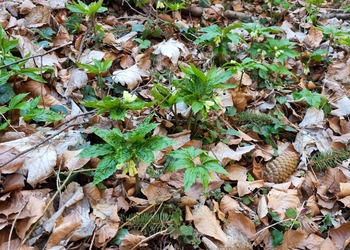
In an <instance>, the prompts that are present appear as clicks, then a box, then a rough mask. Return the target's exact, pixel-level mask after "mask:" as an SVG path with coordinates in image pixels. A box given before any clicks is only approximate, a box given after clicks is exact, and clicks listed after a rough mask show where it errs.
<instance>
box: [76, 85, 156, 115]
mask: <svg viewBox="0 0 350 250" xmlns="http://www.w3.org/2000/svg"><path fill="white" fill-rule="evenodd" d="M82 104H83V105H84V106H85V107H89V108H97V109H98V114H103V113H106V112H108V113H109V115H110V117H111V118H112V119H114V120H117V121H118V120H121V121H124V118H125V114H126V112H127V110H141V109H143V108H145V107H150V106H152V103H151V102H150V103H147V102H145V101H143V100H141V99H140V98H138V97H137V96H136V95H132V94H130V93H129V92H127V91H124V92H123V97H122V98H114V97H112V96H106V97H105V98H103V99H102V100H100V101H98V100H95V101H83V102H82Z"/></svg>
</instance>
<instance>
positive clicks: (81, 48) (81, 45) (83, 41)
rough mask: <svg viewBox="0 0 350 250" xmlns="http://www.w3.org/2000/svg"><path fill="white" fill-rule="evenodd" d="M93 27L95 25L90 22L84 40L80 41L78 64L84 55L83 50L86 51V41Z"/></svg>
mask: <svg viewBox="0 0 350 250" xmlns="http://www.w3.org/2000/svg"><path fill="white" fill-rule="evenodd" d="M92 25H93V24H92V23H91V22H88V24H87V28H86V30H85V32H84V35H83V38H82V39H81V41H80V45H79V52H78V55H77V62H79V61H80V57H81V54H82V53H83V49H84V44H85V40H86V38H87V35H88V34H89V32H90V30H91V27H92Z"/></svg>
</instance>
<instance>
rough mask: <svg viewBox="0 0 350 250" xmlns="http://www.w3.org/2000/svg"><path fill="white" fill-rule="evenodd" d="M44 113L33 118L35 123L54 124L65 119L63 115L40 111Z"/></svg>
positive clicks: (50, 111)
mask: <svg viewBox="0 0 350 250" xmlns="http://www.w3.org/2000/svg"><path fill="white" fill-rule="evenodd" d="M40 110H42V112H41V113H40V114H38V115H36V116H34V117H33V120H34V121H35V122H54V121H59V120H61V119H63V115H60V114H57V113H56V112H54V111H52V110H46V109H40Z"/></svg>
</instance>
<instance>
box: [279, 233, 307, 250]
mask: <svg viewBox="0 0 350 250" xmlns="http://www.w3.org/2000/svg"><path fill="white" fill-rule="evenodd" d="M306 238H307V234H306V232H305V231H304V230H301V229H297V230H293V229H290V230H288V231H287V232H285V234H284V237H283V242H282V244H281V245H280V246H279V247H278V249H280V250H284V249H304V246H305V241H306Z"/></svg>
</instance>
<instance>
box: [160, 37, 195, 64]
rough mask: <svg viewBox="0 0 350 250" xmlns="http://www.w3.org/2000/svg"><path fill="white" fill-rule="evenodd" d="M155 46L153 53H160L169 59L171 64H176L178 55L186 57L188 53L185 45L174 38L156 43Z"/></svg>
mask: <svg viewBox="0 0 350 250" xmlns="http://www.w3.org/2000/svg"><path fill="white" fill-rule="evenodd" d="M154 47H155V51H154V52H153V53H154V54H156V55H158V54H161V55H163V56H166V57H168V58H169V59H170V61H171V62H172V64H173V65H176V64H177V61H178V60H179V57H180V55H181V54H182V55H183V56H184V57H186V56H187V55H188V54H189V51H188V49H187V48H186V46H185V45H184V44H183V43H181V42H179V41H177V40H174V39H172V38H171V39H169V40H168V41H163V42H161V43H160V44H157V45H156V46H154Z"/></svg>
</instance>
